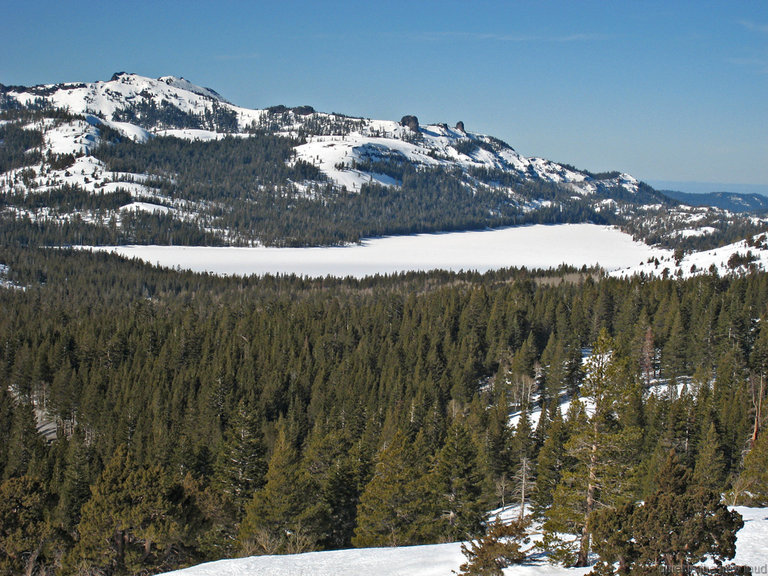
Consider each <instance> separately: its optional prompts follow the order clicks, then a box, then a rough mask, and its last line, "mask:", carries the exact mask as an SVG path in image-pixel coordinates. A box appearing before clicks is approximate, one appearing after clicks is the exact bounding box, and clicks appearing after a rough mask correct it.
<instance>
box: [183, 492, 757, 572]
mask: <svg viewBox="0 0 768 576" xmlns="http://www.w3.org/2000/svg"><path fill="white" fill-rule="evenodd" d="M736 510H738V511H739V513H740V514H741V515H742V516H743V517H744V528H742V529H741V530H740V531H739V533H738V539H737V541H736V557H735V558H734V559H733V561H734V562H735V563H737V564H741V565H745V566H751V567H752V571H753V574H765V573H766V568H765V566H766V565H768V544H767V543H768V508H746V507H738V508H736ZM464 561H465V558H464V555H463V554H462V553H461V544H459V543H451V544H436V545H432V546H406V547H402V548H361V549H356V550H336V551H332V552H310V553H307V554H297V555H293V556H255V557H251V558H240V559H236V560H220V561H218V562H209V563H207V564H200V565H199V566H194V567H192V568H187V569H184V570H178V571H176V572H169V573H168V574H173V575H175V576H298V575H303V576H358V575H361V574H364V575H365V576H449V575H450V574H451V573H452V571H453V570H455V571H458V570H459V566H460V565H461V564H462V563H463V562H464ZM589 571H590V568H563V567H561V566H553V565H551V564H549V563H548V562H547V561H546V559H545V558H543V557H541V556H538V557H536V558H535V559H533V560H531V561H529V562H526V563H525V564H522V565H520V566H512V567H510V568H507V569H506V570H505V571H504V574H505V575H507V576H536V575H544V574H548V575H552V576H582V575H583V574H586V573H587V572H589Z"/></svg>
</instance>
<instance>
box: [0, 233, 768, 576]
mask: <svg viewBox="0 0 768 576" xmlns="http://www.w3.org/2000/svg"><path fill="white" fill-rule="evenodd" d="M0 264H2V267H0V274H1V276H0V281H1V282H0V284H1V285H2V286H1V287H0V309H1V310H2V314H0V381H1V382H2V386H0V446H3V447H5V448H4V449H3V450H2V451H0V478H1V479H2V484H1V485H0V495H1V497H0V552H1V554H0V571H2V573H4V574H18V573H23V572H26V573H56V574H76V573H77V574H134V573H154V572H159V571H162V570H167V569H171V568H174V567H178V566H183V565H188V564H192V563H197V562H201V561H205V560H211V559H216V558H222V557H229V556H234V555H244V554H264V553H285V552H295V551H304V550H310V549H334V548H341V547H348V546H372V545H384V546H388V545H404V544H417V543H426V542H444V541H453V540H461V539H466V538H469V537H472V536H475V535H477V534H478V533H479V531H480V530H481V521H482V520H483V514H484V511H486V510H490V509H493V508H496V507H498V506H500V505H502V504H508V503H510V502H515V501H518V500H519V499H520V488H521V487H522V484H524V485H525V486H526V490H525V494H526V495H527V496H526V498H527V499H529V503H528V505H529V506H532V507H533V509H534V510H535V511H536V513H537V514H540V515H542V516H543V517H544V518H545V520H546V522H547V523H545V526H547V527H548V530H549V531H550V533H551V535H552V537H551V538H549V540H547V543H548V546H550V548H551V552H552V553H553V555H555V556H557V555H558V554H559V557H561V558H564V559H568V558H571V561H572V560H573V559H575V558H576V557H577V556H580V555H581V553H582V552H583V550H581V549H580V545H581V547H582V548H583V544H582V543H583V541H584V534H585V530H584V522H585V518H586V516H585V506H586V505H587V502H584V501H583V498H581V496H580V495H581V494H582V492H580V490H581V488H580V487H587V486H588V485H589V486H592V491H593V493H592V496H593V498H594V499H597V500H598V501H600V503H601V505H602V506H609V507H619V506H621V505H622V503H627V502H632V503H634V502H637V501H645V502H646V504H647V507H646V508H644V509H643V510H648V509H650V508H649V507H650V506H651V505H655V504H654V503H655V502H657V501H658V499H659V498H660V496H659V494H662V496H663V494H665V493H664V492H663V490H664V489H665V486H666V484H665V482H667V481H668V480H665V478H664V477H659V476H657V475H656V472H657V470H658V469H659V468H664V467H663V466H662V464H664V463H665V462H667V461H668V459H669V454H670V451H673V452H674V454H675V457H676V458H677V460H676V461H674V462H671V463H668V464H667V465H666V468H664V469H666V470H669V473H670V474H672V475H674V474H678V475H679V474H684V475H685V474H687V476H685V478H688V480H686V482H695V483H696V485H697V486H705V487H707V488H708V489H711V490H714V491H716V492H725V493H726V499H727V501H728V502H741V503H754V504H757V503H762V504H766V503H768V479H767V478H766V475H765V470H766V467H767V465H768V456H767V454H768V441H767V440H766V438H768V435H766V434H765V433H763V430H762V427H763V425H764V423H765V406H764V404H765V395H766V393H765V385H764V377H765V375H766V371H767V370H768V329H766V328H765V322H766V319H768V275H766V274H762V273H760V274H750V275H746V276H742V277H729V278H721V277H717V276H712V275H709V276H700V277H697V278H693V279H690V280H685V281H683V280H669V279H650V278H646V277H642V276H640V277H635V278H633V279H631V280H617V279H608V278H604V277H602V275H601V274H600V273H599V272H597V271H592V270H559V271H557V272H551V273H534V272H529V271H518V270H507V271H501V272H495V273H489V274H486V275H477V274H448V273H437V272H436V273H430V274H408V275H402V276H396V277H387V278H367V279H364V280H359V281H358V280H350V279H347V280H340V279H332V278H326V279H318V280H304V279H298V278H295V277H280V278H276V277H264V278H247V279H238V278H217V277H212V276H204V275H196V274H192V273H183V272H173V271H161V270H158V269H155V268H152V267H150V266H147V265H144V264H141V263H138V262H135V261H134V262H128V261H124V260H119V259H117V258H116V257H114V256H108V255H105V254H91V253H83V252H72V251H68V250H58V249H45V250H40V249H31V248H30V249H26V250H22V249H20V248H16V247H3V248H2V249H0ZM580 396H581V397H582V398H583V400H584V403H582V402H579V401H576V400H577V398H579V397H580ZM534 415H536V418H532V416H534ZM36 419H37V420H39V421H53V422H54V423H55V424H56V428H57V432H56V435H55V437H53V436H52V437H50V438H49V439H48V440H46V439H44V438H43V437H42V436H41V435H40V434H38V432H37V431H36ZM589 442H591V444H589ZM587 445H589V446H594V450H595V451H596V452H597V451H599V454H600V462H601V463H602V464H601V467H600V468H599V472H598V474H599V483H598V484H595V483H594V482H591V480H590V479H591V478H592V474H593V473H595V470H596V469H595V468H594V466H590V462H592V461H591V460H590V459H589V458H588V457H587V458H586V459H585V452H584V451H583V450H582V448H583V447H584V446H587ZM611 447H613V448H611ZM618 447H620V448H621V450H618V449H617V448H618ZM592 463H594V462H592ZM675 466H682V468H675ZM686 469H688V472H684V471H685V470H686ZM679 470H683V472H680V471H679ZM586 513H587V514H589V509H588V508H587V509H586ZM587 532H588V531H587ZM568 533H571V534H572V535H573V539H572V540H571V541H568V540H567V538H566V537H565V535H566V534H568ZM564 538H565V539H564ZM588 542H589V541H588V540H587V543H588ZM555 556H553V557H555Z"/></svg>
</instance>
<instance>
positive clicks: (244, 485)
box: [214, 400, 267, 515]
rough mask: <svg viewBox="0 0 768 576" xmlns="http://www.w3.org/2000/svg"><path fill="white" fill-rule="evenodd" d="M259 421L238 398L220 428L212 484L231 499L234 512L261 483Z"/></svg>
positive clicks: (263, 461)
mask: <svg viewBox="0 0 768 576" xmlns="http://www.w3.org/2000/svg"><path fill="white" fill-rule="evenodd" d="M265 452H266V450H265V448H264V445H263V443H262V436H261V431H260V420H259V418H258V416H257V414H256V412H255V411H253V410H251V409H249V407H248V406H247V404H246V403H245V402H244V401H242V400H241V401H240V403H239V404H238V406H237V408H236V409H235V411H234V414H233V416H232V419H231V421H230V423H229V425H228V426H227V429H226V430H225V431H224V439H223V443H222V446H221V448H220V449H219V451H218V457H217V459H216V464H215V468H214V470H215V484H216V486H217V487H218V488H219V490H221V491H222V492H223V493H224V494H226V495H227V496H228V497H230V498H232V500H233V502H234V504H235V507H236V509H237V510H238V515H242V514H243V512H244V510H245V504H246V502H248V500H250V499H251V498H252V497H253V493H254V492H255V491H256V490H257V489H258V488H260V487H261V486H262V484H263V483H264V475H265V474H266V472H267V463H266V459H265Z"/></svg>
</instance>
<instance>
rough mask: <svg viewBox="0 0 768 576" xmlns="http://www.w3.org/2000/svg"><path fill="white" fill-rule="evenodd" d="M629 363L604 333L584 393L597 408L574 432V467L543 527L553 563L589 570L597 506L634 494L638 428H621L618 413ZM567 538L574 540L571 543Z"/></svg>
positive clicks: (571, 446)
mask: <svg viewBox="0 0 768 576" xmlns="http://www.w3.org/2000/svg"><path fill="white" fill-rule="evenodd" d="M625 370H626V363H625V362H624V361H623V359H620V358H618V357H617V355H616V352H615V350H614V346H613V342H612V340H611V338H610V337H609V336H608V334H607V332H605V331H602V332H601V334H600V336H599V337H598V339H597V342H596V344H595V347H594V349H593V351H592V356H591V357H590V359H589V361H588V363H587V370H586V372H587V376H586V379H585V382H584V386H583V393H584V396H585V398H586V399H587V400H589V401H590V402H591V403H592V404H593V405H594V413H593V414H592V416H591V417H590V418H589V420H588V421H587V422H586V423H585V425H584V426H582V427H580V429H577V430H575V431H574V433H573V435H572V436H571V438H570V439H569V441H568V444H567V445H566V450H567V451H568V452H569V453H570V454H571V455H572V457H573V458H574V462H575V465H574V466H573V467H572V468H570V469H569V470H567V471H565V472H564V473H563V475H562V477H561V480H560V483H559V484H558V486H557V487H556V489H555V492H554V494H553V505H552V507H551V508H550V509H549V511H548V512H547V521H546V522H545V524H544V529H545V536H544V543H545V545H546V546H547V547H548V548H549V549H550V550H551V551H552V554H553V557H554V558H556V559H558V560H560V561H563V562H566V563H574V564H575V565H576V566H586V565H587V562H588V555H589V551H590V548H591V532H590V526H589V519H590V517H591V514H592V512H593V511H594V510H595V509H596V507H597V506H598V505H603V506H609V505H612V504H614V503H615V502H616V500H617V498H618V497H619V496H620V495H626V494H628V493H629V494H631V488H630V486H629V485H628V484H629V481H630V480H631V477H632V474H631V473H628V472H629V468H630V466H631V463H632V462H633V460H634V452H635V451H636V450H637V446H638V444H639V441H640V431H639V430H638V429H637V428H635V427H624V428H622V427H621V426H620V424H619V422H618V421H617V412H618V410H619V405H620V403H621V401H622V392H623V390H624V389H625V384H626V382H627V378H628V376H627V374H626V372H625ZM562 534H571V535H572V537H571V539H570V540H568V539H567V538H564V537H563V536H562Z"/></svg>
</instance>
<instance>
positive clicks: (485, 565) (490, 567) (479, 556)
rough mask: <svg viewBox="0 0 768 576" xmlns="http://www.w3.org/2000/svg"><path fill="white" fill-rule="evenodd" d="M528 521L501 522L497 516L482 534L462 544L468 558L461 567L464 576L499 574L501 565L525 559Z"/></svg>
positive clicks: (500, 575) (517, 562) (502, 569)
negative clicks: (524, 548) (524, 547)
mask: <svg viewBox="0 0 768 576" xmlns="http://www.w3.org/2000/svg"><path fill="white" fill-rule="evenodd" d="M529 526H530V521H529V520H524V519H522V518H521V519H518V520H512V521H509V522H503V521H502V520H501V518H499V517H498V516H497V517H496V519H495V520H494V521H493V522H491V523H489V524H488V525H487V526H486V529H485V534H483V535H482V536H480V537H479V538H477V540H473V541H471V542H469V543H468V544H462V545H461V551H462V552H463V553H464V556H466V558H467V561H466V562H465V563H464V564H462V565H461V567H460V570H461V571H460V572H459V574H460V575H464V576H502V575H503V574H504V568H507V567H509V566H512V565H513V564H520V563H521V562H523V561H524V560H525V558H526V552H527V551H525V550H522V548H523V546H525V545H526V544H528V543H529V541H530V539H529V538H528V528H529Z"/></svg>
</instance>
